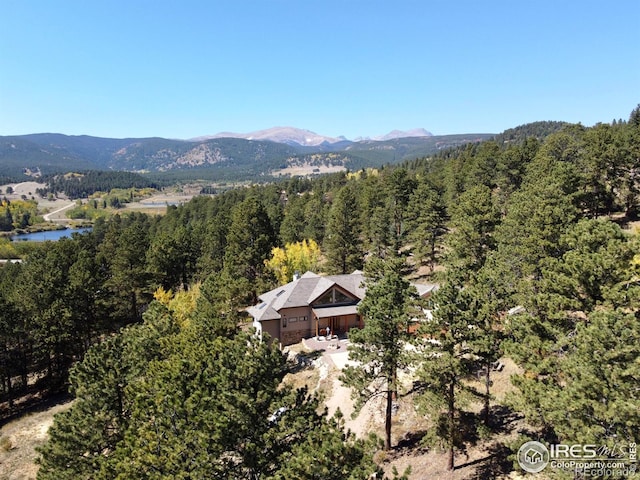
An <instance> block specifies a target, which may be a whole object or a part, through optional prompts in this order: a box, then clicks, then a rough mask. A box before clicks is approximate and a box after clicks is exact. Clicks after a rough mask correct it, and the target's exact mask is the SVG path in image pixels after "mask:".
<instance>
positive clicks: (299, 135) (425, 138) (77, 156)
mask: <svg viewBox="0 0 640 480" xmlns="http://www.w3.org/2000/svg"><path fill="white" fill-rule="evenodd" d="M492 136H493V134H466V135H439V136H435V135H432V134H431V133H429V132H427V131H426V130H424V129H415V130H410V131H404V132H403V131H398V130H394V131H392V132H390V133H388V134H386V135H382V136H380V137H374V138H371V139H360V140H358V141H351V140H347V139H346V138H344V137H338V138H333V137H327V136H323V135H318V134H316V133H314V132H311V131H309V130H302V129H297V128H293V127H274V128H270V129H267V130H260V131H257V132H251V133H246V134H237V133H219V134H216V135H213V136H210V137H199V138H194V139H190V140H172V139H166V138H157V137H154V138H125V139H114V138H100V137H90V136H86V135H81V136H68V135H62V134H53V133H38V134H30V135H19V136H5V137H2V136H0V174H1V175H6V176H12V177H15V178H21V177H23V176H24V175H25V174H30V175H33V174H48V173H58V172H67V171H71V170H76V171H77V170H124V171H133V172H172V173H173V174H176V173H177V172H181V176H182V177H183V178H187V177H190V176H191V177H196V176H198V175H199V176H201V177H203V176H205V177H207V178H220V179H255V178H256V177H264V176H268V175H272V174H274V172H282V171H283V170H286V169H287V168H288V167H300V166H305V167H310V168H312V169H314V168H313V167H344V168H348V169H351V170H356V169H360V168H364V167H371V166H380V165H383V164H388V163H398V162H401V161H403V160H407V159H413V158H419V157H424V156H428V155H432V154H434V153H435V152H437V151H438V150H441V149H443V148H449V147H455V146H458V145H462V144H465V143H470V142H479V141H482V140H486V139H488V138H490V137H492ZM316 170H317V169H316ZM205 171H206V175H204V173H203V172H205Z"/></svg>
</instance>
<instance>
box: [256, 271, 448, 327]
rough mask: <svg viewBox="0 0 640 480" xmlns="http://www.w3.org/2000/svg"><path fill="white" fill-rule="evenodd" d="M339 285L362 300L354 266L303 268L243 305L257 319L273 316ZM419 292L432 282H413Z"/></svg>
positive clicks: (361, 276) (360, 279)
mask: <svg viewBox="0 0 640 480" xmlns="http://www.w3.org/2000/svg"><path fill="white" fill-rule="evenodd" d="M336 285H337V286H339V287H341V288H342V289H343V290H346V291H347V292H349V293H350V294H351V295H354V296H356V297H357V298H358V299H360V300H362V299H363V298H364V296H365V292H366V288H365V286H364V274H363V273H362V272H361V271H360V270H356V271H354V272H353V273H351V274H348V275H328V276H320V275H317V274H315V273H313V272H306V273H305V274H304V275H302V276H301V277H300V278H298V279H297V280H294V281H292V282H289V283H287V284H286V285H282V286H281V287H277V288H274V289H273V290H270V291H268V292H266V293H263V294H262V295H260V297H258V298H259V299H260V303H258V304H257V305H254V306H252V307H249V308H247V312H249V314H250V315H251V316H252V317H253V318H254V319H255V320H257V321H263V320H277V319H279V318H280V314H279V313H278V312H279V311H280V310H281V309H283V308H294V307H306V306H309V305H311V304H312V303H313V301H314V300H316V299H317V298H318V297H320V296H321V295H322V294H323V293H325V292H326V291H327V290H329V289H330V288H331V287H333V286H336ZM412 285H413V286H414V287H416V289H417V290H418V294H419V295H420V296H422V295H424V294H426V293H428V292H431V291H433V290H436V289H437V288H438V286H437V285H436V284H426V285H425V284H415V283H412Z"/></svg>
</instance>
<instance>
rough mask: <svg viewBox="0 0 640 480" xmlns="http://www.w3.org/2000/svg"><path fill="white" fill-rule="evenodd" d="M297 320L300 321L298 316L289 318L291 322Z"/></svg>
mask: <svg viewBox="0 0 640 480" xmlns="http://www.w3.org/2000/svg"><path fill="white" fill-rule="evenodd" d="M297 321H298V317H291V318H290V319H289V322H290V323H293V322H297Z"/></svg>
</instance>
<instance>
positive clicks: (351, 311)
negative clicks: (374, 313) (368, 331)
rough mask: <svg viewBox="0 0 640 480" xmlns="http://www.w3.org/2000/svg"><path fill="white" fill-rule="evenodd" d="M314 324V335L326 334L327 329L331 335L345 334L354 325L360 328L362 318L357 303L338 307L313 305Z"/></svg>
mask: <svg viewBox="0 0 640 480" xmlns="http://www.w3.org/2000/svg"><path fill="white" fill-rule="evenodd" d="M311 312H312V318H313V322H314V324H315V336H316V337H319V336H326V335H327V329H329V330H330V332H331V336H333V335H338V336H339V335H345V334H347V333H349V330H350V329H351V328H354V327H358V328H362V319H361V317H360V315H359V314H358V306H357V305H343V306H340V307H315V308H312V309H311Z"/></svg>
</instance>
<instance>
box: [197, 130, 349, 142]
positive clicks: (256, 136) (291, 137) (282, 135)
mask: <svg viewBox="0 0 640 480" xmlns="http://www.w3.org/2000/svg"><path fill="white" fill-rule="evenodd" d="M213 138H243V139H245V140H270V141H272V142H277V143H285V144H288V145H302V146H317V145H322V144H323V143H324V144H327V143H329V144H331V143H337V142H341V141H343V140H344V137H338V138H334V137H327V136H324V135H319V134H317V133H315V132H312V131H311V130H305V129H302V128H295V127H272V128H267V129H265V130H257V131H255V132H249V133H233V132H220V133H216V134H215V135H210V136H205V137H198V138H192V139H191V140H192V141H202V140H209V139H213Z"/></svg>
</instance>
